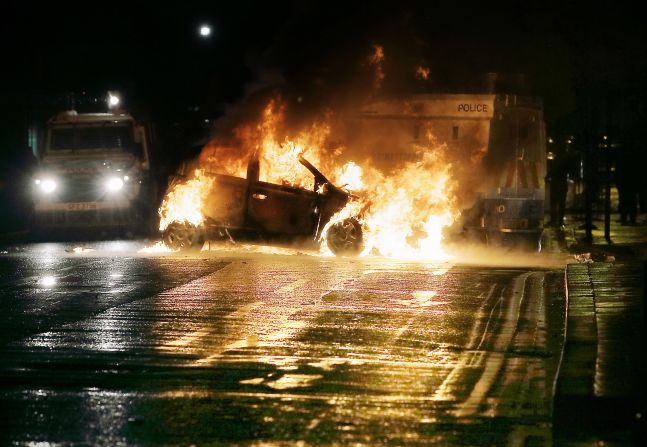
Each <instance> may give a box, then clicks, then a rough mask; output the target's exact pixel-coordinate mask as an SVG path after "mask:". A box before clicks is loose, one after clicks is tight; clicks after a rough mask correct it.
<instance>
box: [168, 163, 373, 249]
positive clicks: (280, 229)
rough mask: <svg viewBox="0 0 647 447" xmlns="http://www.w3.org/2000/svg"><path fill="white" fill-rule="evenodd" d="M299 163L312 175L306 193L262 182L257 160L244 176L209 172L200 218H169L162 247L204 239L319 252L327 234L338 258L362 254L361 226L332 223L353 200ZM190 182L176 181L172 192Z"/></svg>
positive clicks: (350, 220)
mask: <svg viewBox="0 0 647 447" xmlns="http://www.w3.org/2000/svg"><path fill="white" fill-rule="evenodd" d="M298 161H299V162H300V163H301V164H302V165H303V166H304V167H305V168H306V169H308V171H310V173H312V175H313V176H314V188H313V189H312V190H308V189H305V188H302V187H297V186H294V185H290V184H274V183H268V182H264V181H260V180H259V179H260V175H259V174H260V168H259V159H258V157H257V156H252V157H251V158H250V160H249V162H248V164H247V175H246V177H245V178H242V177H237V176H232V175H223V174H209V175H208V178H209V182H208V183H209V186H208V188H207V192H206V193H203V197H201V200H200V201H199V204H198V205H197V206H198V207H200V208H201V209H200V210H194V211H198V212H199V213H198V215H199V219H194V220H193V221H190V220H187V219H183V220H179V219H176V220H171V221H170V222H166V223H164V224H162V225H161V226H160V230H161V231H162V238H163V241H164V244H166V246H168V247H169V248H171V249H173V250H187V249H196V248H198V249H199V248H200V247H202V245H203V244H204V242H205V241H206V240H214V239H221V240H222V239H224V240H227V239H229V240H245V241H253V242H257V243H264V244H277V243H278V244H285V243H299V244H303V245H305V246H310V247H312V248H316V247H318V246H319V244H320V241H321V239H322V234H324V228H325V229H326V231H325V239H326V243H327V245H328V247H329V248H330V250H331V251H332V252H333V253H334V254H336V255H356V254H359V253H360V252H361V251H362V248H363V237H362V227H361V225H360V223H359V221H358V220H357V219H356V218H354V217H351V218H346V219H343V220H340V221H337V222H334V223H332V224H331V225H328V227H327V228H326V226H327V224H328V223H329V222H330V221H331V219H332V218H333V216H335V215H336V214H337V213H338V212H339V211H341V210H342V209H343V208H344V207H345V206H346V204H347V203H348V202H349V200H352V199H353V197H354V196H352V195H351V194H350V193H349V192H347V191H345V190H343V189H341V188H339V187H337V186H335V185H334V184H333V183H332V182H331V181H329V180H328V179H327V178H326V177H325V176H324V175H323V174H322V173H321V172H320V171H319V170H318V169H317V168H315V167H314V166H313V165H312V164H311V163H310V162H309V161H308V160H306V159H305V158H303V156H299V157H298ZM186 181H187V179H186V178H185V179H182V178H179V177H177V178H175V179H174V180H173V181H172V183H171V185H170V188H169V190H172V189H173V187H174V186H175V185H178V184H181V183H182V182H186Z"/></svg>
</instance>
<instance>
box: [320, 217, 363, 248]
mask: <svg viewBox="0 0 647 447" xmlns="http://www.w3.org/2000/svg"><path fill="white" fill-rule="evenodd" d="M326 243H327V244H328V248H330V251H332V252H333V253H334V254H335V255H338V256H343V255H358V254H360V253H361V251H362V249H363V248H364V238H363V235H362V226H361V225H360V223H359V222H358V221H357V219H355V218H354V217H350V218H348V219H344V220H342V221H339V222H335V223H334V224H332V225H331V226H330V228H329V229H328V234H327V235H326Z"/></svg>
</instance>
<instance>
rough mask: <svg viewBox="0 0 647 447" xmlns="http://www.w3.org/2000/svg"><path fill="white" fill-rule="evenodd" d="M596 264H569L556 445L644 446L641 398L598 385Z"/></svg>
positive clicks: (557, 393)
mask: <svg viewBox="0 0 647 447" xmlns="http://www.w3.org/2000/svg"><path fill="white" fill-rule="evenodd" d="M590 266H591V264H568V265H567V266H566V269H565V273H564V275H565V281H564V289H565V301H566V303H565V307H566V309H565V319H566V321H565V324H564V332H565V333H564V337H565V340H564V346H563V349H562V356H561V359H560V363H559V367H558V374H557V379H556V384H555V388H554V389H555V394H554V401H553V438H554V440H555V443H556V444H572V443H577V444H578V445H587V444H589V443H590V444H589V445H598V441H600V440H605V441H615V442H618V443H620V445H642V444H641V443H640V442H639V440H640V439H641V434H640V430H641V428H640V425H641V422H642V421H641V420H637V419H636V415H637V414H639V412H640V411H641V405H640V399H639V398H638V397H636V398H624V397H608V396H601V395H599V394H597V393H596V390H595V379H596V378H595V376H596V368H597V363H598V349H599V346H598V345H599V337H598V335H599V334H598V327H597V321H596V308H595V289H594V285H593V282H592V278H591V270H590Z"/></svg>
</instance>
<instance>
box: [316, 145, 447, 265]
mask: <svg viewBox="0 0 647 447" xmlns="http://www.w3.org/2000/svg"><path fill="white" fill-rule="evenodd" d="M445 150H446V147H445V146H444V145H432V146H431V147H422V146H418V147H416V152H417V154H418V155H419V156H420V160H419V161H416V162H409V163H407V164H405V165H404V166H403V167H402V168H400V169H398V170H396V171H395V172H393V173H391V174H390V175H385V174H383V173H381V172H379V171H377V170H375V169H371V168H369V169H367V174H368V175H367V178H366V179H361V178H360V179H359V182H358V183H357V184H359V185H363V187H361V188H359V190H358V191H357V195H358V197H359V199H358V200H357V201H356V202H355V203H351V204H350V206H347V207H346V208H345V209H343V210H342V211H341V212H340V213H339V214H338V215H337V216H335V217H333V219H332V220H331V222H330V223H329V224H328V226H327V228H326V229H324V232H325V231H327V229H328V228H329V227H330V225H332V224H333V223H334V222H337V221H340V220H343V219H345V218H348V217H352V216H357V217H358V218H359V220H360V222H361V223H362V228H363V233H364V251H363V253H362V255H364V256H365V255H367V254H371V253H379V254H380V255H382V256H385V257H390V258H400V259H420V260H425V259H427V260H442V259H447V258H448V255H447V253H446V252H445V251H444V250H443V248H442V237H443V229H444V228H445V227H447V226H449V225H451V224H452V223H453V222H454V220H455V219H456V218H457V217H458V213H457V212H456V211H454V199H453V195H452V191H453V187H454V185H453V182H452V181H451V177H450V171H451V165H450V164H448V163H447V162H446V161H445V159H444V152H445ZM355 167H357V166H356V165H355V166H353V168H355ZM356 173H358V174H360V176H361V174H362V171H361V170H360V171H356ZM323 237H325V234H324V236H323ZM322 247H323V246H322ZM323 250H324V253H327V250H326V249H325V248H323Z"/></svg>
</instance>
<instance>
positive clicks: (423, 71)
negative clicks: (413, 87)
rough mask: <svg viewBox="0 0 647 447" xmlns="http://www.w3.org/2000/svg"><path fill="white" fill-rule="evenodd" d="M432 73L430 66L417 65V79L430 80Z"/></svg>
mask: <svg viewBox="0 0 647 447" xmlns="http://www.w3.org/2000/svg"><path fill="white" fill-rule="evenodd" d="M430 73H431V70H430V69H429V67H423V66H421V65H419V66H418V67H416V79H421V80H423V81H428V80H429V74H430Z"/></svg>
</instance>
